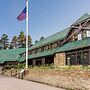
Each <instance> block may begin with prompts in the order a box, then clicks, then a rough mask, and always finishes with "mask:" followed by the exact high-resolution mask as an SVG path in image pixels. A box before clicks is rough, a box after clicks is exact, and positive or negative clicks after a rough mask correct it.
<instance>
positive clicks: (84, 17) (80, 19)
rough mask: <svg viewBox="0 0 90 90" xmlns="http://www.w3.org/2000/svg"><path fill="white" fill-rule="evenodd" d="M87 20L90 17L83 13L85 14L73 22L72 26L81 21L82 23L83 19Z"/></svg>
mask: <svg viewBox="0 0 90 90" xmlns="http://www.w3.org/2000/svg"><path fill="white" fill-rule="evenodd" d="M88 18H90V15H89V14H87V13H85V14H84V15H82V16H81V17H80V18H79V19H78V20H77V21H75V22H74V23H73V24H77V23H79V22H81V21H83V20H85V19H88Z"/></svg>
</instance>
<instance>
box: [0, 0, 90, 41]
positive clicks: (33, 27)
mask: <svg viewBox="0 0 90 90" xmlns="http://www.w3.org/2000/svg"><path fill="white" fill-rule="evenodd" d="M24 7H25V0H1V2H0V13H1V14H0V37H1V35H2V34H3V33H6V34H8V36H9V38H10V39H11V38H12V37H13V36H14V35H19V32H20V31H21V30H23V31H24V32H25V20H24V21H22V22H19V21H18V20H17V19H16V17H17V16H18V15H19V14H20V12H21V11H22V10H23V9H24ZM84 13H89V14H90V0H29V34H30V35H31V37H32V40H33V42H34V41H35V40H39V38H40V37H41V36H44V37H47V36H49V35H52V34H54V33H56V32H58V31H61V30H63V29H64V28H66V27H68V26H70V25H71V24H72V23H73V22H74V21H75V20H76V19H78V18H79V17H80V16H82V15H83V14H84Z"/></svg>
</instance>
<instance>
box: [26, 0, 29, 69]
mask: <svg viewBox="0 0 90 90" xmlns="http://www.w3.org/2000/svg"><path fill="white" fill-rule="evenodd" d="M28 29H29V27H28V0H26V67H25V68H26V69H27V68H28Z"/></svg>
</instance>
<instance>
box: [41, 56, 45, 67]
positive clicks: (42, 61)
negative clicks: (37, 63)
mask: <svg viewBox="0 0 90 90" xmlns="http://www.w3.org/2000/svg"><path fill="white" fill-rule="evenodd" d="M41 64H42V65H44V64H45V57H43V58H42V60H41Z"/></svg>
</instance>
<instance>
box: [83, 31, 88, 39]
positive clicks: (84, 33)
mask: <svg viewBox="0 0 90 90" xmlns="http://www.w3.org/2000/svg"><path fill="white" fill-rule="evenodd" d="M85 37H87V34H86V30H84V31H83V38H85Z"/></svg>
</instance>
